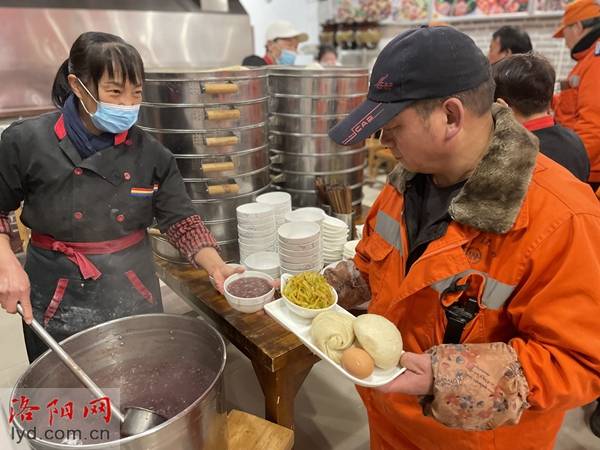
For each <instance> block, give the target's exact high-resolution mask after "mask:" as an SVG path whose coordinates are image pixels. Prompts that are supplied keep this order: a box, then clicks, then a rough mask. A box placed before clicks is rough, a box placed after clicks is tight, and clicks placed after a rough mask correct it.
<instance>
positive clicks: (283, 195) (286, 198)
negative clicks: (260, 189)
mask: <svg viewBox="0 0 600 450" xmlns="http://www.w3.org/2000/svg"><path fill="white" fill-rule="evenodd" d="M256 203H263V204H265V205H270V206H273V207H275V208H280V207H281V208H283V207H287V206H288V205H289V207H290V209H291V208H292V196H291V195H290V194H288V193H287V192H267V193H266V194H261V195H259V196H258V197H256Z"/></svg>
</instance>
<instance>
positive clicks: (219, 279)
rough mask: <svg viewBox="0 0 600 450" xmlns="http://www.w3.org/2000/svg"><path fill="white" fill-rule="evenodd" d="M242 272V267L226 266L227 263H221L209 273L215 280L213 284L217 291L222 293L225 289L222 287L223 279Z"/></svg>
mask: <svg viewBox="0 0 600 450" xmlns="http://www.w3.org/2000/svg"><path fill="white" fill-rule="evenodd" d="M242 272H244V268H243V267H234V266H228V265H227V264H225V263H223V265H222V266H218V267H217V268H216V269H215V270H214V271H213V273H211V274H210V275H211V276H212V277H213V279H214V280H215V286H216V288H217V291H219V292H220V293H221V294H222V293H223V292H224V291H225V288H224V287H223V284H224V283H225V280H226V279H227V278H229V277H230V276H231V275H233V274H234V273H242Z"/></svg>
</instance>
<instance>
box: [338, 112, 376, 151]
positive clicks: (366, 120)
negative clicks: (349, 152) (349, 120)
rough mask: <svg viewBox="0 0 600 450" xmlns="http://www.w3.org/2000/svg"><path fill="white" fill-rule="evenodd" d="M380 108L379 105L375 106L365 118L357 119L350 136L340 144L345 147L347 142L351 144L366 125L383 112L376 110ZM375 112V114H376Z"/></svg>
mask: <svg viewBox="0 0 600 450" xmlns="http://www.w3.org/2000/svg"><path fill="white" fill-rule="evenodd" d="M380 108H381V104H379V105H377V106H375V108H373V109H372V110H371V111H369V112H368V113H367V114H366V115H365V116H363V117H362V118H361V119H359V120H358V121H357V122H356V123H355V124H354V125H353V126H352V128H351V129H350V131H351V133H350V135H349V136H348V137H347V138H346V139H344V141H343V142H342V145H347V144H348V143H349V142H351V141H352V140H353V139H354V138H355V137H356V136H357V135H358V133H360V132H361V131H362V130H363V129H364V128H365V127H366V126H367V125H369V124H370V123H371V122H373V121H374V120H375V118H376V117H377V116H378V115H379V114H381V113H382V112H383V110H379V111H377V110H378V109H380ZM376 111H377V112H376Z"/></svg>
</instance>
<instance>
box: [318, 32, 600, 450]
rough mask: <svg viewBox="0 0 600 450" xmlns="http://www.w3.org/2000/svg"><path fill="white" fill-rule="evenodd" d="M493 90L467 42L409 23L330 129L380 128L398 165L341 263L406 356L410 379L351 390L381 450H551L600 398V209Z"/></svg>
mask: <svg viewBox="0 0 600 450" xmlns="http://www.w3.org/2000/svg"><path fill="white" fill-rule="evenodd" d="M493 98H494V81H493V79H492V76H491V70H490V65H489V62H488V61H487V58H486V57H485V55H484V54H483V53H482V52H481V50H480V49H479V48H478V47H477V46H476V45H475V43H474V42H473V41H472V40H471V38H469V37H468V36H467V35H465V34H463V33H461V32H459V31H458V30H456V29H454V28H451V27H422V28H417V29H411V30H408V31H406V32H404V33H402V34H400V35H399V36H397V37H396V38H394V39H393V40H392V41H390V43H389V44H388V45H387V46H386V47H385V48H384V49H383V50H382V51H381V53H380V55H379V57H378V58H377V61H376V62H375V65H374V67H373V71H372V74H371V82H370V87H369V93H368V98H367V100H366V101H365V102H364V103H363V104H362V105H360V106H359V107H358V108H357V109H355V110H354V111H352V112H351V113H350V115H349V116H348V117H347V118H346V119H345V120H343V121H342V122H340V123H339V124H337V125H336V126H335V127H334V128H332V129H331V130H330V132H329V135H330V137H331V138H332V139H333V140H334V141H336V142H337V143H339V144H342V145H354V144H356V143H360V142H361V141H362V140H364V139H365V138H366V137H368V136H370V135H372V134H373V133H374V132H376V131H377V130H379V129H381V130H382V132H383V137H382V140H383V143H384V144H385V145H387V146H389V147H390V148H391V149H392V151H393V153H394V155H395V156H396V158H397V160H398V162H399V163H398V165H397V167H396V168H395V169H394V171H393V172H392V173H391V175H390V177H389V179H388V182H387V183H386V185H385V187H384V189H383V190H382V192H381V193H380V195H379V196H378V198H377V200H376V201H375V203H374V204H373V206H372V208H371V209H370V211H369V213H368V216H367V218H366V222H365V226H364V229H363V238H362V239H361V241H360V242H359V244H358V246H357V249H356V256H355V258H354V260H353V263H352V264H345V265H346V266H350V267H349V272H350V274H349V275H350V276H351V277H352V274H353V273H354V272H357V273H358V275H356V276H354V277H353V278H351V280H350V282H351V283H352V285H353V286H355V289H356V288H360V289H363V288H364V289H365V292H366V294H365V295H368V294H369V293H370V301H369V304H368V312H369V313H372V314H379V315H382V316H384V317H386V318H387V319H388V320H389V321H391V322H392V323H394V324H395V325H396V326H397V328H398V330H399V331H400V333H401V334H402V338H403V346H404V350H405V353H403V354H402V356H401V358H400V364H401V365H402V366H404V367H405V368H406V369H407V370H406V372H404V373H403V374H401V375H400V376H398V377H397V378H396V379H394V380H393V381H392V382H390V383H389V384H387V385H385V386H383V387H380V388H377V389H372V388H363V387H357V389H358V392H359V394H360V396H361V398H362V400H363V402H364V404H365V406H366V409H367V412H368V416H369V429H370V440H371V449H372V450H402V449H407V450H433V449H444V450H475V449H477V450H488V449H489V450H491V449H511V450H525V449H532V450H533V449H535V450H543V449H547V450H550V449H552V448H553V443H554V441H555V438H556V435H557V433H558V430H559V428H560V426H561V423H562V420H563V417H564V414H565V411H566V410H568V409H570V408H574V407H577V406H579V405H583V404H585V403H587V402H590V401H592V400H594V399H595V398H596V397H597V396H598V395H600V352H599V351H598V349H599V348H600V328H599V327H598V317H599V315H600V248H599V247H598V246H597V245H594V243H595V240H597V237H598V236H600V204H599V202H598V201H597V199H596V198H595V196H594V194H593V192H592V191H591V190H590V189H589V187H588V186H587V185H586V184H584V183H581V182H580V181H578V180H577V179H576V178H575V177H573V176H572V175H571V174H570V173H569V172H568V171H566V170H564V168H563V167H561V166H560V165H559V164H558V163H556V162H554V161H553V160H551V159H550V158H548V157H546V156H544V155H543V154H541V153H540V152H539V151H538V147H539V145H538V140H537V138H535V137H534V136H533V135H532V134H531V133H530V132H529V131H527V130H526V129H525V128H524V127H523V126H522V125H521V124H520V123H519V122H517V121H516V120H515V118H514V116H513V114H512V112H511V111H510V109H508V108H506V107H502V106H500V105H497V104H493ZM352 266H354V267H352ZM336 269H337V268H336ZM355 269H358V270H355ZM344 287H345V286H344ZM338 289H339V287H338ZM341 291H342V289H340V292H341ZM345 291H347V289H345ZM345 300H346V299H343V298H340V303H346V302H345ZM365 300H369V298H359V299H358V300H357V302H360V303H356V304H361V303H363V302H364V301H365ZM346 305H348V307H351V306H352V305H350V304H348V303H346Z"/></svg>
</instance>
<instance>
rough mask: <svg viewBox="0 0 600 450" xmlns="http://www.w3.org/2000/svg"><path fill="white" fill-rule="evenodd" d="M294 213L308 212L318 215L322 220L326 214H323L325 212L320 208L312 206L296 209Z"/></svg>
mask: <svg viewBox="0 0 600 450" xmlns="http://www.w3.org/2000/svg"><path fill="white" fill-rule="evenodd" d="M295 211H301V212H308V213H319V214H321V215H322V216H323V219H324V218H325V217H327V214H325V211H323V210H322V209H321V208H316V207H314V206H304V207H302V208H298V209H296V210H295Z"/></svg>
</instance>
